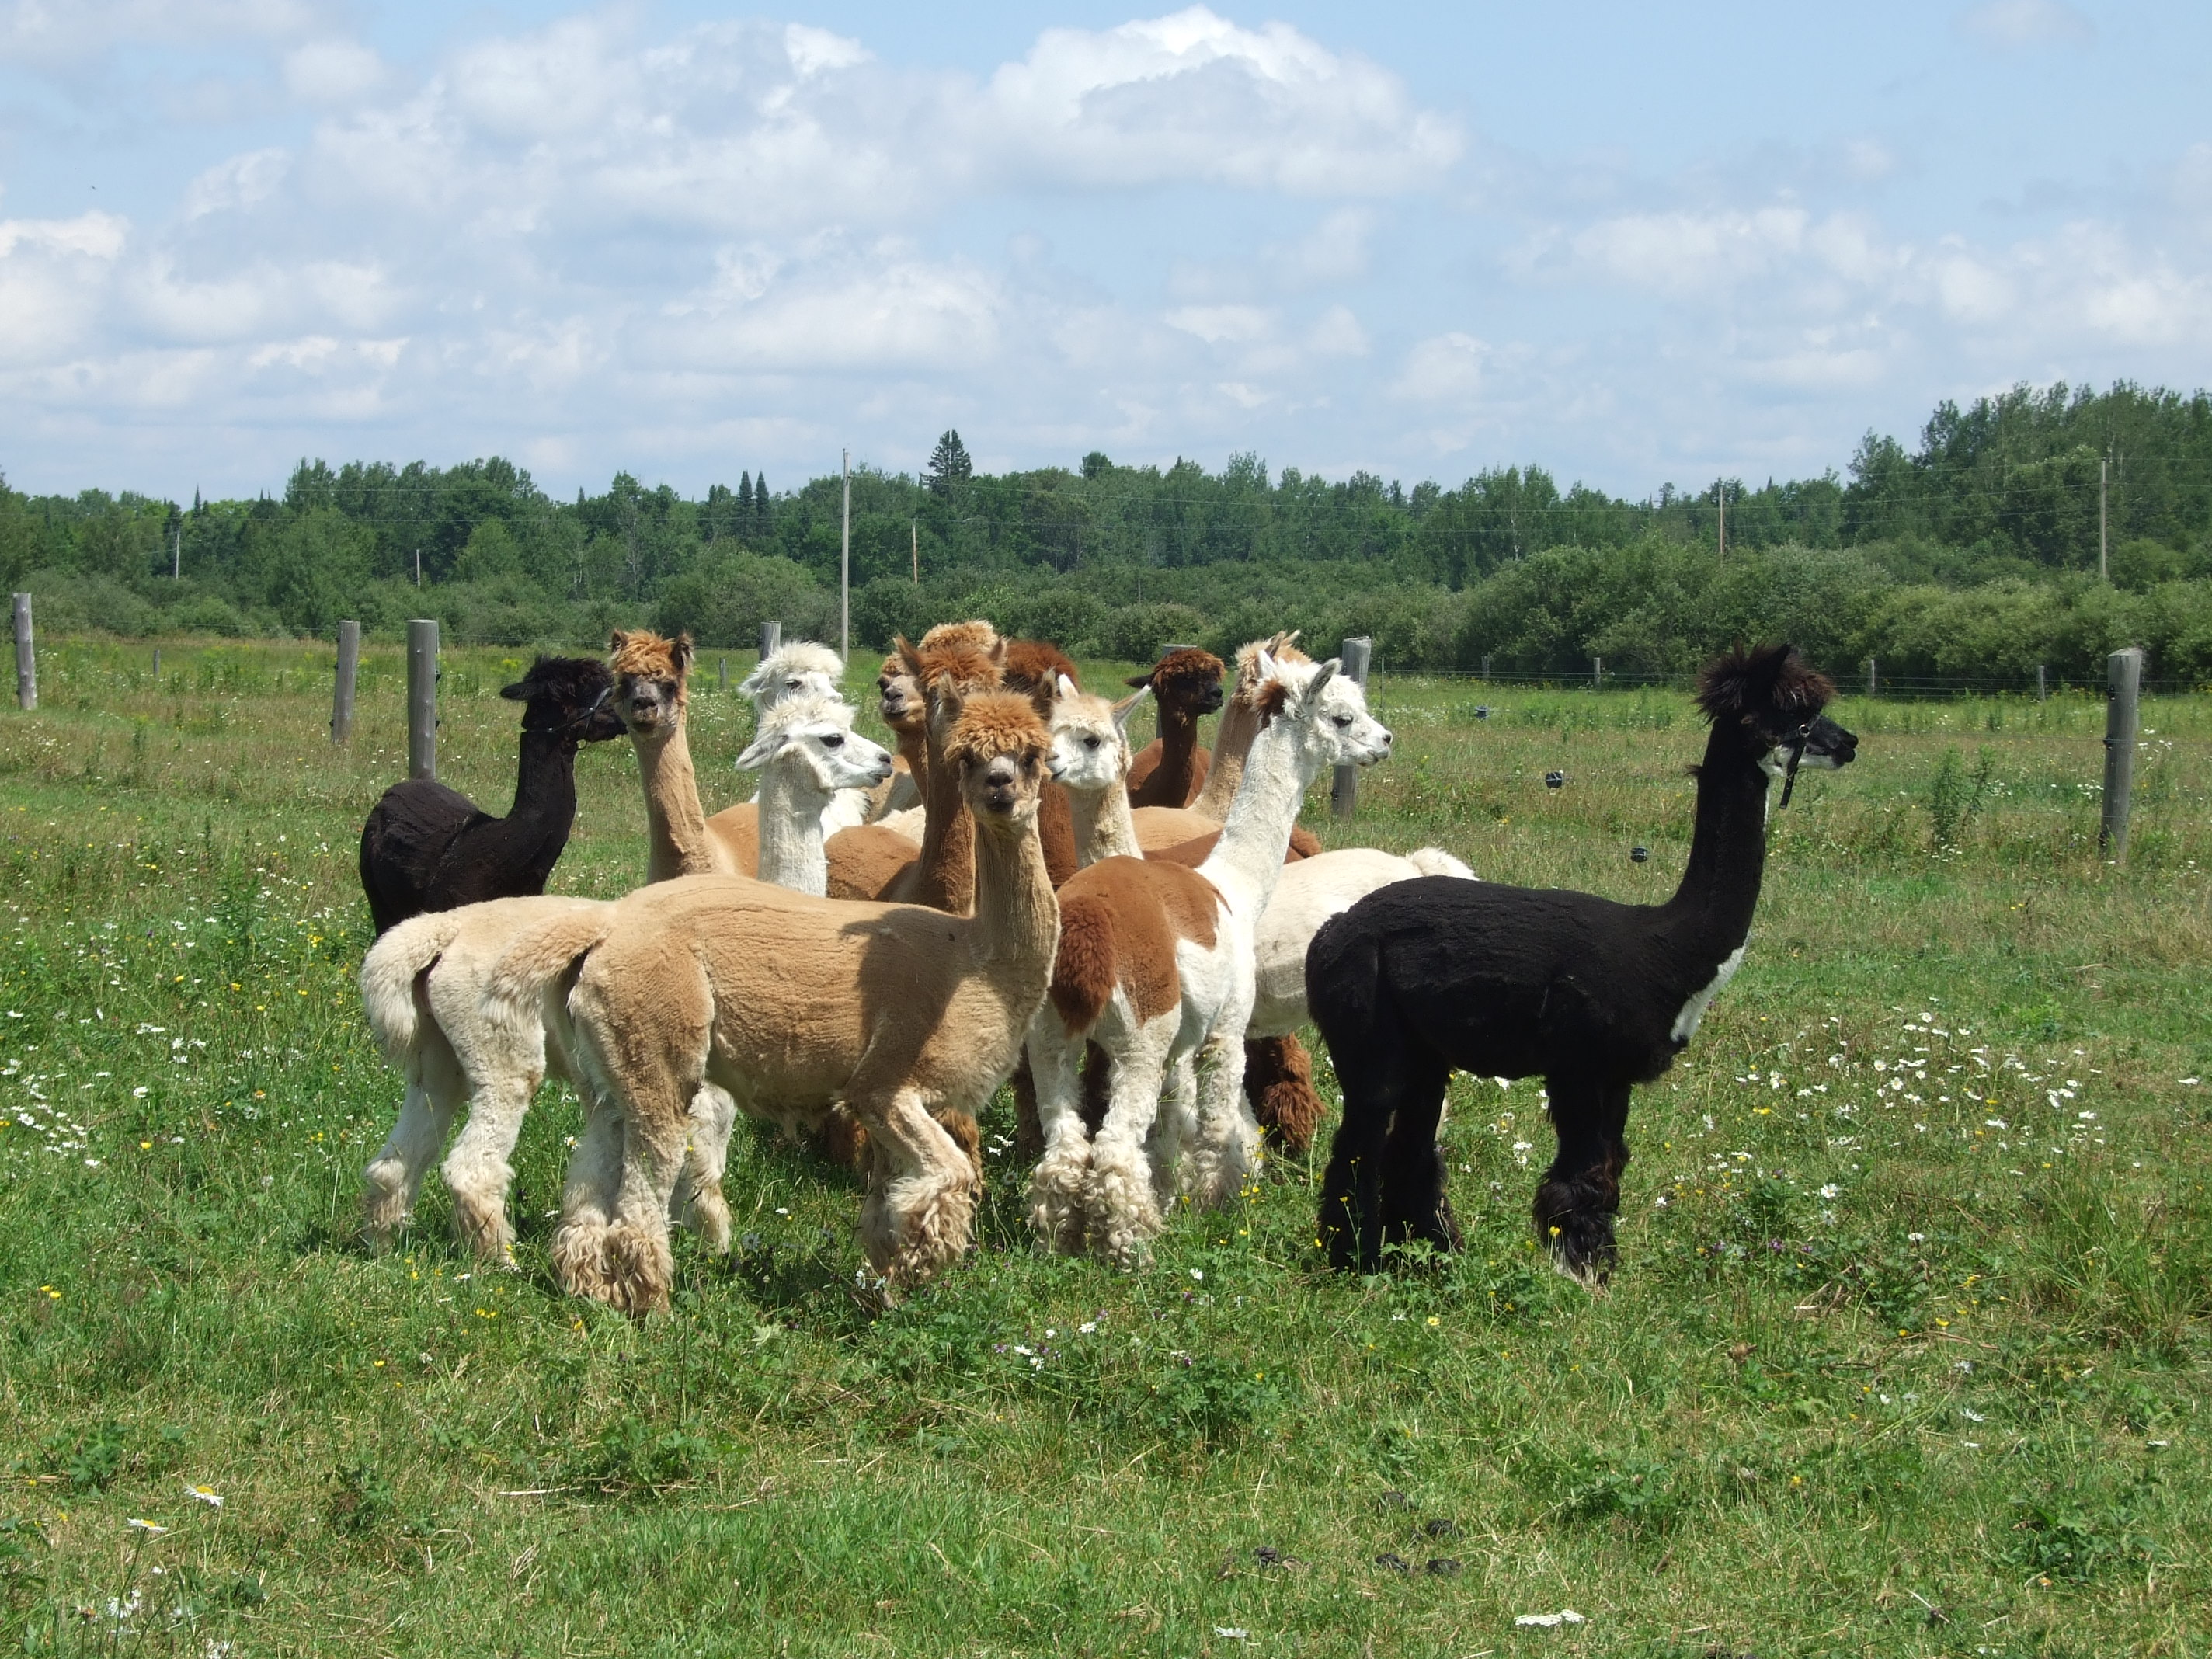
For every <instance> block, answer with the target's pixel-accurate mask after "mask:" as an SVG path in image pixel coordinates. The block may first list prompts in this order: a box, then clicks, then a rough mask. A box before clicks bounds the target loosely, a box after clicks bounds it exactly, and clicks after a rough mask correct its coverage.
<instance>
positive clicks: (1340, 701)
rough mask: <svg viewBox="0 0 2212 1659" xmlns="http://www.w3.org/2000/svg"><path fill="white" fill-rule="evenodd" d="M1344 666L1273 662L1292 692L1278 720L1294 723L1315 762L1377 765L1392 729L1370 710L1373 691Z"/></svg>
mask: <svg viewBox="0 0 2212 1659" xmlns="http://www.w3.org/2000/svg"><path fill="white" fill-rule="evenodd" d="M1339 667H1340V664H1339V663H1338V662H1337V660H1336V659H1334V658H1331V659H1329V660H1328V661H1327V662H1325V663H1322V665H1320V666H1318V667H1316V668H1309V669H1304V670H1300V669H1299V668H1297V667H1295V666H1293V665H1289V664H1281V665H1273V666H1272V672H1273V674H1274V675H1276V676H1279V678H1280V679H1281V683H1282V684H1284V686H1285V690H1286V691H1287V693H1288V695H1287V696H1286V697H1285V700H1284V702H1283V705H1282V714H1281V715H1279V716H1278V718H1283V719H1287V720H1290V721H1291V729H1292V731H1293V732H1294V733H1295V734H1296V738H1297V744H1298V747H1299V749H1300V750H1302V751H1303V753H1304V756H1305V757H1306V759H1307V760H1308V762H1309V763H1310V764H1316V765H1318V766H1320V767H1322V768H1328V767H1332V766H1372V765H1373V764H1375V763H1376V762H1377V761H1379V760H1382V759H1383V758H1385V757H1388V756H1389V753H1390V744H1391V734H1390V728H1389V726H1385V725H1383V723H1382V722H1381V721H1380V720H1376V718H1375V717H1374V716H1373V715H1372V714H1369V713H1368V712H1367V694H1366V693H1365V692H1364V691H1362V690H1360V689H1359V687H1358V685H1356V684H1353V683H1352V681H1351V680H1350V679H1348V678H1346V677H1345V676H1344V675H1343V674H1341V673H1340V672H1338V669H1339ZM1263 690H1264V687H1263Z"/></svg>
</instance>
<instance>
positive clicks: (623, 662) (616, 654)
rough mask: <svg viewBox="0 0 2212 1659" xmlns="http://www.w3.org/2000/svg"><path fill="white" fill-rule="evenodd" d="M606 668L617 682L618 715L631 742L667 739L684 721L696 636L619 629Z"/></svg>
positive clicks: (616, 631)
mask: <svg viewBox="0 0 2212 1659" xmlns="http://www.w3.org/2000/svg"><path fill="white" fill-rule="evenodd" d="M610 650H611V655H610V656H609V658H608V660H607V667H608V668H609V669H610V670H611V671H612V672H613V674H614V678H615V694H614V696H613V698H612V699H611V701H612V702H613V703H614V708H615V712H616V714H618V715H620V716H621V717H622V722H623V726H626V727H627V728H628V729H629V733H630V735H631V736H632V737H638V738H653V737H659V736H661V735H663V734H664V733H665V732H667V731H669V730H671V728H673V727H674V726H675V725H676V724H677V722H678V720H681V719H682V718H683V714H684V678H685V676H687V675H688V674H690V671H691V636H690V635H689V634H679V635H677V636H676V637H675V638H674V639H672V640H665V639H663V638H661V637H660V635H658V634H647V633H645V632H642V631H640V632H637V633H625V632H623V630H622V629H616V630H615V633H614V638H613V640H612V641H611V646H610Z"/></svg>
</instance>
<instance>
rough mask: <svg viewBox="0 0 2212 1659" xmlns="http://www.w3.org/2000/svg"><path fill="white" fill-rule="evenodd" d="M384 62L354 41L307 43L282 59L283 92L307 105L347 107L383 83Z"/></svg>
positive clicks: (314, 41)
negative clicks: (341, 105)
mask: <svg viewBox="0 0 2212 1659" xmlns="http://www.w3.org/2000/svg"><path fill="white" fill-rule="evenodd" d="M385 78H386V69H385V64H384V60H383V59H382V58H380V57H378V56H377V55H376V53H375V52H374V51H372V50H371V49H370V48H369V47H368V46H362V44H361V43H360V42H359V41H357V40H311V41H309V42H308V43H307V45H306V46H295V48H293V50H292V51H290V52H287V53H286V54H285V55H284V89H285V90H286V91H287V92H289V93H290V94H292V95H293V96H294V97H295V98H297V99H299V100H301V101H302V102H304V103H309V104H349V103H352V102H354V101H356V100H358V99H362V98H366V97H368V95H369V94H372V93H374V92H376V91H378V90H379V89H380V88H382V86H383V85H384V82H385Z"/></svg>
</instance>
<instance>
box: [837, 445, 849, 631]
mask: <svg viewBox="0 0 2212 1659" xmlns="http://www.w3.org/2000/svg"><path fill="white" fill-rule="evenodd" d="M837 654H838V655H839V656H841V657H843V658H845V659H847V660H848V661H849V660H851V659H852V655H853V452H852V451H851V450H849V449H848V450H847V451H846V452H845V513H844V529H843V532H842V535H841V536H840V538H839V540H838V546H837Z"/></svg>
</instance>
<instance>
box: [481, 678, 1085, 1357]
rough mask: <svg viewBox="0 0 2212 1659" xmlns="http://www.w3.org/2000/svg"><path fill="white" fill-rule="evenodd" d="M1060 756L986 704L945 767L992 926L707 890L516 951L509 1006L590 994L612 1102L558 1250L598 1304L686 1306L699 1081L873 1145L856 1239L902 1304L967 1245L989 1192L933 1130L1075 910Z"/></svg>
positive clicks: (795, 1124)
mask: <svg viewBox="0 0 2212 1659" xmlns="http://www.w3.org/2000/svg"><path fill="white" fill-rule="evenodd" d="M1046 750H1047V742H1046V735H1045V732H1044V731H1043V729H1042V726H1040V725H1039V724H1038V722H1037V720H1036V716H1035V714H1033V713H1032V712H1031V711H1030V708H1029V705H1028V704H1027V702H1024V700H1022V699H1020V698H1018V697H1012V696H1006V695H1004V694H993V693H985V694H981V695H980V696H975V697H973V698H971V699H970V700H969V702H968V705H967V707H966V708H964V709H963V712H962V714H961V715H960V717H959V719H958V720H957V721H956V722H955V724H954V726H953V728H952V729H951V731H950V732H946V733H945V734H944V737H943V740H942V741H941V743H940V744H939V752H938V753H937V754H936V755H935V756H933V762H932V763H933V767H939V768H946V769H950V770H951V773H952V775H954V776H955V777H957V779H958V780H959V781H960V783H961V786H962V788H963V795H964V797H965V799H966V801H967V803H968V805H969V808H970V811H972V812H973V813H974V814H975V816H976V817H977V818H978V819H979V821H980V823H979V828H978V831H977V834H976V836H975V870H976V883H975V914H974V915H971V916H952V915H945V914H944V913H942V912H940V911H937V910H932V909H926V908H920V907H916V906H908V905H896V904H878V903H864V902H836V901H829V900H816V899H810V898H805V897H803V896H799V895H796V894H786V893H782V892H780V891H777V890H774V889H769V888H764V887H762V886H760V885H758V884H751V883H744V882H739V881H734V880H731V879H729V878H697V879H690V880H684V881H681V882H678V883H672V884H668V885H665V886H662V887H655V888H647V889H645V890H641V891H640V892H637V893H635V894H633V895H631V896H629V898H626V899H623V900H621V901H619V902H617V905H616V907H615V908H614V910H613V912H612V913H611V914H610V915H604V916H593V917H588V918H577V919H573V920H563V921H556V922H554V923H553V924H551V925H550V926H549V927H545V928H544V929H541V930H539V931H538V933H535V934H534V935H532V936H529V937H526V938H525V939H521V940H518V941H517V943H516V945H514V946H513V948H512V949H511V950H510V951H509V952H508V954H507V957H506V959H505V960H504V961H503V963H502V964H501V969H499V979H500V983H499V984H498V985H495V988H494V997H495V1000H500V999H501V998H507V999H513V998H520V999H523V1000H527V999H528V998H529V997H530V996H531V995H532V994H533V991H534V987H538V986H541V985H544V984H548V983H556V982H560V981H563V980H565V979H569V978H573V982H574V990H573V991H572V992H571V993H570V994H569V995H568V1007H569V1011H570V1014H571V1017H572V1018H573V1020H574V1028H575V1032H576V1040H577V1042H578V1043H579V1044H580V1047H581V1048H583V1049H584V1050H585V1051H586V1055H587V1061H586V1063H587V1064H588V1065H589V1066H590V1068H591V1069H592V1073H593V1074H594V1075H595V1077H597V1078H598V1079H599V1081H600V1085H601V1087H600V1089H599V1091H598V1099H599V1101H600V1102H602V1103H603V1104H601V1105H600V1106H599V1107H598V1108H596V1109H594V1111H593V1113H592V1119H591V1121H590V1122H589V1124H588V1125H587V1127H586V1133H585V1135H584V1137H583V1138H582V1141H581V1144H580V1146H579V1147H578V1150H577V1153H576V1157H575V1158H574V1160H573V1161H572V1162H571V1164H570V1170H569V1182H568V1194H567V1198H566V1200H565V1201H564V1206H563V1211H562V1221H561V1225H560V1229H559V1231H558V1232H557V1234H556V1240H555V1245H554V1259H555V1266H556V1272H557V1273H559V1275H560V1277H561V1279H562V1284H563V1285H566V1286H567V1287H568V1289H570V1290H571V1291H575V1292H577V1293H579V1294H582V1295H586V1296H593V1297H599V1298H600V1299H602V1300H605V1301H607V1302H609V1303H611V1304H613V1305H614V1306H617V1307H618V1308H623V1309H626V1310H629V1311H631V1312H634V1313H640V1314H641V1313H644V1312H646V1311H647V1310H650V1309H652V1308H654V1307H657V1306H659V1305H661V1304H663V1303H665V1301H666V1299H667V1295H668V1288H669V1278H670V1273H671V1261H670V1259H669V1255H668V1245H667V1233H666V1225H665V1211H666V1207H667V1203H668V1200H669V1198H670V1197H671V1194H672V1193H673V1191H674V1188H675V1183H676V1180H677V1176H678V1169H679V1167H680V1164H681V1160H682V1156H683V1146H684V1138H685V1134H686V1127H687V1110H688V1103H689V1102H690V1100H691V1098H692V1097H694V1095H696V1092H697V1091H698V1090H699V1088H700V1086H701V1085H702V1084H703V1083H707V1082H709V1081H711V1082H713V1083H714V1084H716V1085H720V1086H721V1087H722V1088H724V1089H726V1091H728V1092H729V1093H730V1095H731V1096H732V1098H733V1099H735V1100H736V1101H737V1102H738V1104H739V1106H740V1107H741V1108H742V1109H745V1110H747V1111H750V1112H755V1113H758V1114H760V1115H764V1116H769V1117H771V1118H773V1119H774V1120H775V1121H779V1122H781V1123H783V1124H785V1125H786V1126H787V1127H791V1128H794V1129H811V1128H814V1127H818V1126H819V1125H820V1123H821V1122H822V1121H823V1119H824V1118H825V1117H826V1115H828V1113H829V1109H830V1108H831V1107H832V1106H833V1105H834V1104H836V1103H841V1102H842V1103H844V1104H845V1105H846V1106H847V1107H848V1109H850V1110H851V1111H852V1112H853V1113H854V1115H855V1116H856V1117H858V1118H859V1120H860V1122H861V1123H862V1125H863V1126H864V1127H866V1131H867V1134H868V1144H869V1149H870V1158H871V1162H872V1177H873V1178H872V1181H871V1183H870V1191H869V1194H868V1197H867V1199H866V1203H865V1205H864V1207H863V1211H862V1219H861V1233H862V1237H863V1240H864V1242H865V1243H866V1247H867V1250H868V1255H869V1259H870V1261H872V1263H873V1264H874V1266H875V1267H876V1270H877V1271H878V1273H879V1274H881V1275H882V1277H883V1278H884V1280H885V1282H886V1284H887V1285H888V1286H890V1288H891V1289H893V1290H896V1289H899V1288H902V1287H903V1286H906V1285H912V1284H915V1283H918V1282H921V1280H924V1279H927V1278H928V1277H929V1276H930V1275H931V1274H932V1273H934V1272H936V1271H937V1270H938V1269H939V1268H941V1267H943V1266H944V1265H945V1263H946V1262H948V1261H951V1260H952V1259H954V1258H955V1257H957V1255H959V1254H960V1253H961V1252H962V1251H963V1250H964V1249H966V1248H967V1244H968V1240H969V1227H970V1222H971V1218H972V1214H973V1206H974V1200H975V1184H976V1183H975V1170H974V1168H973V1166H972V1164H970V1163H969V1160H968V1159H967V1158H965V1157H963V1155H962V1152H961V1149H960V1148H959V1146H957V1144H956V1143H955V1142H954V1141H953V1139H952V1138H951V1136H950V1135H949V1134H947V1133H945V1130H944V1128H943V1127H941V1126H940V1125H939V1122H938V1121H936V1118H935V1117H934V1116H933V1113H935V1112H939V1111H958V1112H963V1113H972V1112H973V1111H974V1110H975V1109H976V1108H977V1107H978V1106H980V1105H981V1103H983V1102H984V1101H985V1100H987V1098H988V1097H989V1096H990V1092H991V1091H992V1090H994V1089H995V1088H996V1087H997V1086H998V1085H999V1084H1000V1082H1001V1081H1002V1080H1003V1079H1005V1077H1006V1073H1007V1072H1008V1071H1010V1070H1011V1069H1012V1065H1013V1060H1014V1056H1015V1054H1016V1053H1017V1052H1018V1048H1019V1046H1020V1042H1021V1036H1022V1033H1023V1031H1024V1030H1025V1029H1026V1027H1027V1025H1028V1024H1029V1021H1030V1016H1031V1014H1033V1013H1034V1012H1035V1011H1036V1007H1037V1006H1038V1004H1039V1003H1041V1002H1042V1000H1043V996H1044V991H1045V985H1046V981H1047V980H1048V977H1049V975H1050V972H1051V966H1052V957H1053V949H1054V942H1055V940H1056V939H1057V937H1058V932H1059V912H1058V909H1057V908H1056V906H1055V905H1054V902H1053V896H1052V889H1051V885H1050V883H1049V882H1048V880H1047V879H1046V877H1045V872H1044V860H1043V856H1042V852H1041V851H1040V849H1039V848H1038V846H1037V841H1036V799H1037V791H1038V789H1039V787H1041V785H1042V782H1043V781H1044V775H1045V764H1046V758H1047V755H1046Z"/></svg>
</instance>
